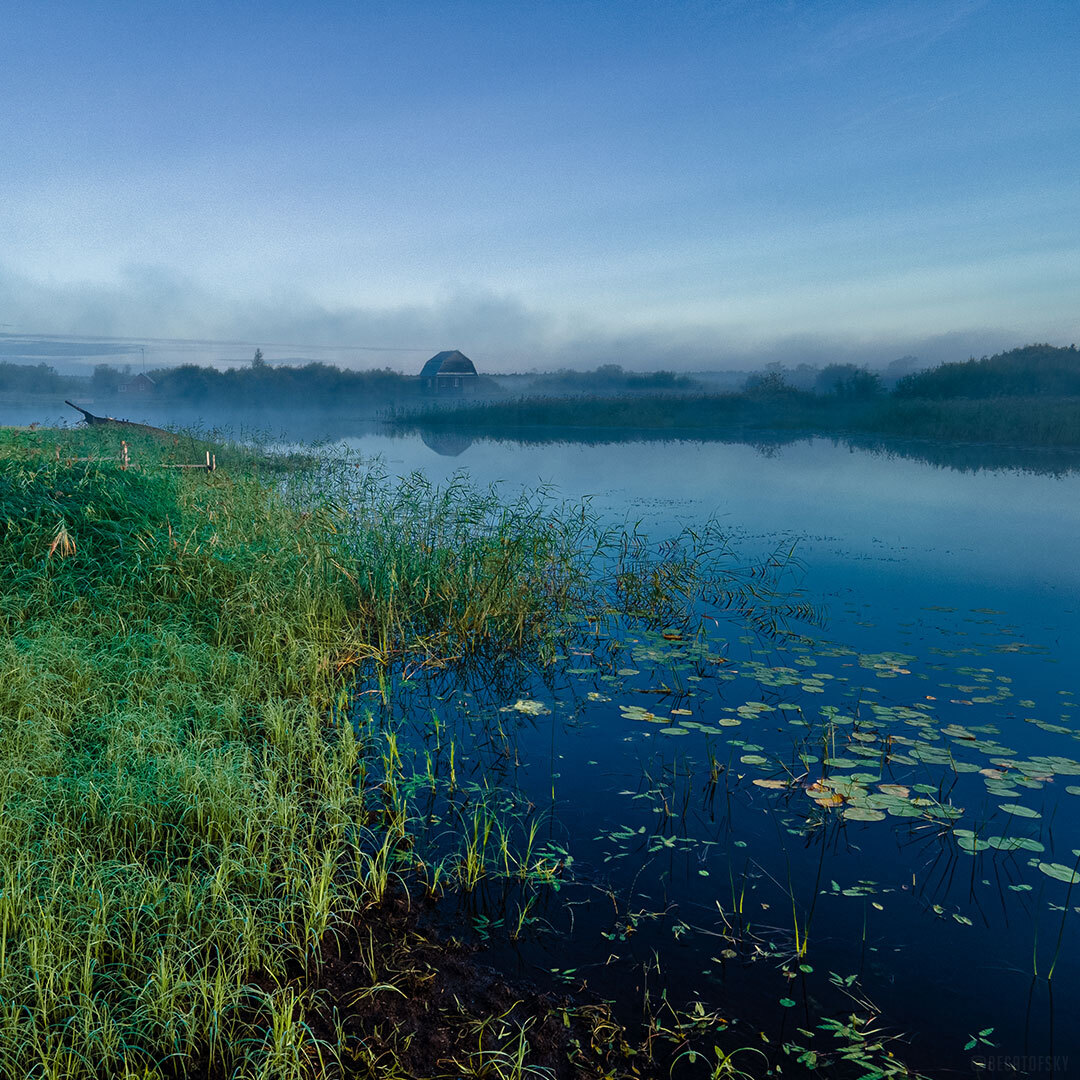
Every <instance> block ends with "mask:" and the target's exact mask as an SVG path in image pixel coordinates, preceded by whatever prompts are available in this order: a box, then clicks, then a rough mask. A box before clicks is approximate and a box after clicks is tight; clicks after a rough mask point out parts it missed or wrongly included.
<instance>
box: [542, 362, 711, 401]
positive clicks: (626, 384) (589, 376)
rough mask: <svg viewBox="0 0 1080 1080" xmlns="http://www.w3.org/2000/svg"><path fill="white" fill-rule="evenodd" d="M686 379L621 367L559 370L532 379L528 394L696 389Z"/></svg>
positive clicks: (604, 366)
mask: <svg viewBox="0 0 1080 1080" xmlns="http://www.w3.org/2000/svg"><path fill="white" fill-rule="evenodd" d="M699 385H700V384H699V383H698V381H697V380H696V379H693V378H691V377H690V376H689V375H678V374H676V373H675V372H674V371H652V372H634V371H625V370H624V369H623V367H622V365H621V364H601V365H600V366H599V367H598V368H596V369H595V370H593V371H571V370H570V369H569V368H561V369H560V370H558V371H552V372H546V373H544V374H541V375H537V376H535V377H534V378H533V379H532V380H531V382H530V384H529V386H530V389H531V390H535V391H540V392H542V393H545V394H550V393H556V394H557V393H572V394H595V393H610V392H612V391H625V390H650V391H664V390H694V389H697V388H698V387H699Z"/></svg>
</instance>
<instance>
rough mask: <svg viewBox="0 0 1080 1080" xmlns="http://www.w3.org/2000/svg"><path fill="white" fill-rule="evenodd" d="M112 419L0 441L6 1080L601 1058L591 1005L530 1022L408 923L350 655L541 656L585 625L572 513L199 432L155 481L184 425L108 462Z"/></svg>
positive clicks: (474, 1066) (495, 1070)
mask: <svg viewBox="0 0 1080 1080" xmlns="http://www.w3.org/2000/svg"><path fill="white" fill-rule="evenodd" d="M122 434H125V433H123V432H118V431H96V430H69V431H56V430H40V429H39V430H36V431H31V430H28V429H4V430H2V431H0V565H2V566H3V586H2V589H0V628H2V632H0V665H2V669H3V671H4V679H3V680H2V682H0V685H2V688H0V738H2V740H3V749H4V754H5V759H6V762H7V765H8V767H7V769H6V771H5V776H4V787H3V803H2V814H0V1072H3V1073H4V1075H10V1076H16V1075H26V1076H35V1077H42V1078H60V1077H91V1076H106V1075H107V1076H115V1077H119V1076H130V1077H140V1078H143V1080H150V1078H154V1077H160V1078H164V1077H171V1076H190V1075H202V1076H208V1077H216V1076H236V1077H249V1076H250V1077H266V1078H277V1077H300V1076H333V1075H365V1076H374V1077H378V1076H386V1077H391V1076H407V1075H433V1076H434V1075H443V1074H446V1075H450V1074H453V1075H474V1076H481V1075H484V1076H487V1075H506V1076H511V1075H525V1074H526V1073H524V1072H522V1070H523V1069H526V1070H527V1068H528V1067H531V1066H528V1064H527V1063H528V1062H530V1061H533V1060H535V1061H537V1062H542V1063H544V1062H546V1063H549V1064H548V1067H552V1068H553V1067H554V1066H553V1065H551V1064H550V1063H552V1062H560V1061H561V1062H562V1063H563V1064H564V1066H566V1064H567V1062H568V1058H567V1053H568V1051H567V1043H568V1040H570V1039H571V1038H572V1037H573V1038H574V1039H576V1041H577V1043H578V1050H577V1051H575V1053H578V1054H579V1055H584V1056H585V1057H589V1056H590V1055H591V1058H590V1060H593V1059H595V1060H597V1061H599V1057H597V1055H598V1054H601V1056H602V1054H606V1053H609V1052H611V1053H614V1052H615V1050H616V1049H617V1044H618V1043H619V1040H618V1038H616V1036H615V1034H613V1033H614V1032H615V1031H616V1029H615V1028H614V1027H610V1029H605V1030H609V1032H610V1033H609V1035H608V1037H607V1041H606V1047H607V1049H605V1050H602V1051H601V1050H597V1048H596V1046H592V1047H591V1048H590V1046H589V1043H590V1042H592V1043H595V1042H596V1039H595V1037H594V1035H595V1032H596V1031H597V1030H598V1028H597V1023H599V1021H598V1020H597V1019H596V1018H597V1017H599V1016H600V1014H599V1013H596V1014H595V1015H594V1016H593V1019H591V1020H588V1021H586V1019H585V1018H584V1017H585V1014H584V1013H582V1014H575V1015H576V1016H577V1018H576V1019H575V1020H574V1022H573V1024H571V1025H569V1026H568V1027H566V1028H565V1030H564V1026H563V1023H562V1020H561V1019H560V1020H559V1022H558V1025H557V1031H556V1030H555V1029H553V1028H552V1027H551V1025H550V1024H548V1026H547V1027H545V1023H546V1022H547V1021H546V1020H545V1017H544V1015H542V1013H543V1010H544V1008H545V1005H544V1002H543V1001H542V1000H541V999H538V998H536V996H535V995H533V996H532V997H531V998H529V997H528V995H524V996H522V995H517V997H515V996H514V995H513V994H512V992H511V990H509V989H506V988H505V987H504V988H503V990H502V996H500V995H499V993H496V992H494V991H492V992H490V993H488V995H487V997H486V998H485V999H484V1000H483V1001H480V1000H473V999H470V998H469V996H468V995H467V994H465V993H464V992H463V990H462V987H461V985H460V984H463V982H467V981H468V980H467V979H464V977H463V976H461V975H460V972H459V976H458V984H459V985H457V986H455V984H454V982H453V979H449V981H448V976H447V971H446V968H447V966H449V968H450V969H451V970H452V969H454V965H455V964H456V965H457V967H458V969H460V967H461V961H460V960H453V954H452V952H450V953H447V952H446V950H445V949H443V950H439V949H437V948H435V947H434V946H433V945H432V943H431V941H430V940H429V938H428V936H427V935H426V933H425V932H424V929H423V925H422V924H421V923H418V922H417V915H416V912H415V911H414V912H413V913H412V914H410V913H409V912H408V903H409V900H408V897H409V895H410V891H411V892H412V894H413V895H416V896H422V895H423V893H424V892H425V890H426V891H428V892H432V891H434V885H433V883H432V882H431V880H430V879H429V877H428V876H427V875H428V868H425V867H423V866H422V865H417V864H416V860H415V859H414V858H413V857H412V856H411V855H410V852H409V847H410V840H409V835H408V813H407V809H406V807H405V805H404V797H403V796H401V795H400V793H399V792H397V790H396V788H395V777H396V766H395V760H394V757H395V755H394V748H393V743H392V740H391V739H387V738H385V737H384V735H383V733H381V732H380V731H378V730H377V729H376V728H375V727H373V726H372V725H371V724H365V723H364V722H363V718H362V716H361V714H360V713H359V712H358V710H357V708H356V701H355V699H354V698H353V697H352V696H351V694H350V687H352V686H354V684H355V679H356V672H357V670H358V669H359V668H360V667H362V666H363V665H364V664H365V663H367V662H369V661H370V660H372V659H377V660H380V661H385V660H386V659H387V658H389V657H398V658H400V657H402V656H405V655H409V656H411V657H413V658H414V659H415V661H416V662H417V663H426V662H440V661H442V660H444V659H445V658H447V657H450V656H455V655H462V654H464V653H467V652H469V651H470V650H474V651H475V650H482V649H484V648H487V647H498V648H502V647H516V648H520V649H523V650H525V651H527V652H532V653H534V654H535V653H537V652H539V651H542V650H543V649H544V648H546V647H548V646H549V644H550V640H551V635H552V633H553V632H554V631H555V630H556V629H557V626H558V623H559V620H560V618H561V617H562V616H563V614H564V613H565V612H567V611H569V610H570V609H571V608H573V609H575V610H580V603H581V600H582V595H583V594H582V592H581V590H582V587H583V586H582V573H583V571H582V567H581V563H580V560H579V555H580V545H581V542H582V527H581V526H579V525H577V524H575V523H574V522H572V521H569V520H566V519H562V518H559V517H557V516H554V515H552V514H551V513H550V512H549V510H548V509H547V508H545V507H544V506H542V505H539V504H530V505H526V504H518V505H515V506H510V507H507V506H504V505H502V504H500V503H498V502H497V501H496V500H495V499H494V498H493V497H486V496H479V495H477V494H476V493H474V492H470V491H466V490H462V489H451V490H449V491H443V492H434V491H432V490H430V489H428V488H426V487H425V486H424V485H423V483H422V482H421V481H420V480H419V479H414V480H413V481H412V482H411V483H406V484H404V485H402V486H400V487H392V486H388V485H387V484H386V483H385V482H382V481H380V479H379V478H378V477H370V478H366V477H365V478H361V479H360V481H359V483H358V482H357V476H358V475H360V474H358V473H357V471H356V466H355V464H354V463H352V462H342V463H340V464H341V468H340V469H338V470H337V471H336V472H335V470H334V468H333V467H332V466H330V467H328V466H327V465H326V464H325V463H322V464H320V463H316V462H315V461H314V460H311V459H304V458H300V457H293V458H284V459H281V458H272V457H265V456H260V455H259V454H258V453H256V452H250V453H242V452H241V451H240V450H239V448H236V447H232V448H226V447H222V446H216V447H215V448H214V449H215V452H216V453H217V455H218V462H219V469H218V471H217V472H215V473H208V472H206V471H201V470H196V469H191V470H187V469H184V470H180V469H166V468H162V467H161V466H162V465H163V464H168V463H178V462H187V461H192V460H196V461H197V460H199V456H200V452H201V451H203V450H204V449H205V448H204V447H203V446H202V445H201V444H199V443H198V442H197V441H196V440H193V439H190V438H177V439H175V440H173V439H166V440H160V439H153V438H150V437H140V436H133V435H131V434H130V433H126V434H127V435H128V439H127V441H128V443H129V446H130V453H131V459H132V461H133V462H134V464H135V467H133V468H130V469H127V470H124V469H122V468H121V466H120V463H119V461H118V459H117V454H118V450H119V443H120V437H121V435H122ZM87 459H90V460H87ZM346 473H347V475H346ZM347 492H351V496H347V494H346V493H347ZM447 876H448V877H452V876H453V867H451V868H450V869H449V870H448V872H447ZM406 881H408V882H410V890H409V891H407V890H406V889H405V888H404V883H405V882H406ZM357 953H358V954H359V955H360V956H361V957H366V958H367V959H366V961H365V963H364V965H361V966H360V968H359V970H357V968H358V965H357V964H356V962H355V957H356V955H357ZM418 957H419V958H420V959H419V960H418V959H417V958H418ZM438 957H442V958H443V959H444V960H446V959H447V958H448V957H449V960H448V961H447V963H446V964H444V963H442V960H439V959H438ZM346 969H347V970H348V975H347V977H346V975H345V974H343V972H344V971H345V970H346ZM490 981H491V980H489V982H490ZM403 987H404V989H402V988H403ZM440 995H441V996H440ZM399 997H404V998H406V999H407V1000H410V1001H412V1002H413V1003H414V1011H413V1013H412V1014H409V1015H406V1014H403V1013H400V1012H395V1011H394V1009H393V1008H391V1007H390V1006H391V1003H392V1002H394V1001H396V1000H397V999H398V998H399ZM485 1002H486V1004H485ZM416 1003H419V1004H416ZM553 1004H554V1003H552V1002H547V1006H546V1007H548V1008H550V1007H552V1006H553ZM496 1007H497V1008H496ZM530 1007H531V1009H532V1014H531V1015H527V1014H528V1011H529V1008H530ZM470 1008H472V1009H473V1011H472V1012H470ZM483 1008H488V1009H495V1010H496V1014H497V1013H499V1012H505V1011H507V1010H508V1009H509V1010H510V1012H513V1011H514V1010H516V1012H514V1015H513V1016H512V1017H511V1018H510V1020H509V1021H505V1022H503V1023H501V1024H498V1025H496V1024H494V1023H493V1022H492V1021H493V1017H492V1016H485V1015H484V1014H483V1013H482V1012H480V1013H479V1014H477V1012H476V1010H482V1009H483ZM561 1008H562V1005H560V1009H561ZM416 1009H419V1010H420V1013H423V1014H424V1015H419V1014H418V1013H417V1012H416V1011H415V1010H416ZM425 1010H426V1011H425ZM522 1010H525V1012H524V1013H523V1011H522ZM508 1015H509V1013H508ZM560 1015H561V1013H560ZM514 1017H518V1019H517V1020H516V1021H515V1020H514ZM504 1019H505V1018H504ZM604 1023H607V1021H604ZM485 1025H490V1026H485ZM581 1025H585V1028H584V1029H583V1028H582V1027H581ZM579 1029H581V1030H579ZM585 1029H587V1030H585ZM590 1032H591V1033H593V1034H590ZM433 1033H437V1035H438V1039H436V1041H435V1042H434V1043H430V1042H429V1043H425V1042H423V1040H422V1039H421V1038H420V1035H421V1034H426V1035H427V1036H432V1034H433ZM526 1033H528V1037H526ZM556 1035H557V1036H558V1037H557V1038H556ZM515 1040H516V1041H515ZM545 1040H546V1041H545ZM582 1044H584V1048H582ZM418 1054H419V1055H420V1057H417V1055H418ZM431 1054H435V1055H436V1056H437V1057H439V1062H438V1063H437V1062H436V1061H435V1060H434V1059H433V1060H431V1061H430V1062H426V1061H425V1055H431ZM545 1055H546V1056H545ZM581 1060H582V1061H584V1057H582V1058H581ZM425 1065H426V1066H427V1067H428V1068H427V1069H426V1070H425V1071H418V1070H421V1068H422V1067H423V1066H425ZM567 1067H568V1066H567ZM598 1067H599V1066H598ZM605 1068H606V1066H605ZM612 1069H614V1070H615V1071H613V1072H612V1073H611V1074H612V1075H618V1074H619V1070H618V1069H617V1068H616V1067H615V1066H612ZM500 1070H501V1071H500ZM515 1070H516V1071H515ZM560 1071H561V1070H560Z"/></svg>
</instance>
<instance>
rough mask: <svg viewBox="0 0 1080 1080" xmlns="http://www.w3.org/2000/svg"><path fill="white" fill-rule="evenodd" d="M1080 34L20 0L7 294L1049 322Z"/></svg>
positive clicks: (623, 8)
mask: <svg viewBox="0 0 1080 1080" xmlns="http://www.w3.org/2000/svg"><path fill="white" fill-rule="evenodd" d="M1078 31H1080V4H1077V3H1076V2H1075V0H1058V2H1054V0H1025V2H1019V0H983V2H980V0H958V2H952V0H934V2H922V0H915V2H906V0H891V2H887V3H884V2H883V3H875V2H861V3H852V2H827V0H822V2H816V0H802V2H791V3H787V2H780V0H777V2H766V0H756V2H750V0H729V2H725V0H712V2H704V0H681V2H666V3H661V2H660V0H655V2H651V3H643V2H635V0H623V2H619V3H615V2H603V0H595V2H589V0H573V2H567V3H505V2H503V3H474V2H464V0H461V2H444V3H437V4H436V3H407V4H404V3H400V2H399V3H385V4H384V3H378V2H375V3H344V2H342V3H321V4H320V3H313V4H309V5H300V4H298V3H290V4H276V3H273V2H270V0H264V2H261V3H239V2H237V3H199V2H185V3H154V2H148V0H140V2H138V3H127V2H124V0H112V2H110V3H108V4H103V3H87V4H79V3H63V2H57V3H50V4H41V3H37V2H33V3H23V2H22V0H7V2H6V3H5V4H4V5H3V8H2V9H0V40H2V41H3V43H4V44H3V49H2V52H0V148H2V149H0V323H5V324H9V328H10V330H12V331H17V332H20V333H64V334H75V333H79V334H103V335H122V336H134V337H138V336H153V337H169V336H173V337H212V338H226V339H239V340H244V341H266V342H292V343H300V344H303V343H309V344H312V345H315V344H322V345H327V344H334V345H356V346H388V347H390V346H392V347H396V348H416V349H417V350H418V351H420V352H424V351H428V350H435V349H439V348H444V347H445V348H452V347H457V348H461V349H463V350H464V351H466V352H467V353H469V354H470V355H472V356H474V358H475V359H477V360H478V362H481V363H482V364H483V365H484V366H486V367H488V368H489V369H503V370H518V369H525V368H529V367H534V366H535V367H548V366H552V365H561V364H569V365H574V366H592V365H593V364H595V363H600V362H608V361H611V360H617V361H621V362H623V363H624V364H626V365H627V366H629V367H639V368H652V367H656V366H665V367H689V368H698V367H706V366H708V367H726V366H744V365H746V364H747V363H752V362H755V361H760V360H774V359H781V360H786V361H787V362H798V361H799V360H802V359H810V360H818V361H820V360H822V359H829V358H832V357H837V358H841V359H866V360H869V361H871V362H878V361H885V360H888V359H892V358H894V357H896V356H899V355H901V354H903V353H915V354H917V355H920V356H922V357H925V358H927V359H928V360H939V359H962V358H964V357H966V356H967V355H968V353H970V352H975V353H982V352H987V351H995V350H997V349H1000V348H1006V347H1010V346H1012V345H1017V344H1022V343H1024V342H1027V341H1030V340H1050V341H1053V342H1056V343H1063V344H1068V343H1070V342H1072V341H1075V340H1077V339H1080V332H1078V329H1080V328H1078V322H1080V305H1078V300H1080V65H1078V64H1077V63H1076V47H1077V44H1078V42H1080V33H1078ZM394 356H395V354H389V353H388V354H386V355H385V356H383V355H381V354H379V353H364V354H362V355H361V354H358V358H357V362H358V363H364V364H366V363H382V362H390V363H394V364H396V363H399V362H400V361H399V360H396V359H395V358H394Z"/></svg>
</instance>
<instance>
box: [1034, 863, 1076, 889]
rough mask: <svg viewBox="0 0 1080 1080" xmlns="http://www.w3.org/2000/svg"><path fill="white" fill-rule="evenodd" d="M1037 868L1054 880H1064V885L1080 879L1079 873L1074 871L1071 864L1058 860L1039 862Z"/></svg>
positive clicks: (1072, 883)
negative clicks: (1067, 864)
mask: <svg viewBox="0 0 1080 1080" xmlns="http://www.w3.org/2000/svg"><path fill="white" fill-rule="evenodd" d="M1039 869H1040V870H1041V871H1042V872H1043V873H1044V874H1045V875H1046V876H1047V877H1052V878H1054V879H1055V880H1056V881H1064V882H1065V884H1066V885H1075V884H1076V883H1077V882H1078V881H1080V874H1078V873H1076V871H1075V870H1073V868H1072V867H1071V866H1066V865H1065V864H1064V863H1059V862H1050V863H1047V862H1041V863H1039Z"/></svg>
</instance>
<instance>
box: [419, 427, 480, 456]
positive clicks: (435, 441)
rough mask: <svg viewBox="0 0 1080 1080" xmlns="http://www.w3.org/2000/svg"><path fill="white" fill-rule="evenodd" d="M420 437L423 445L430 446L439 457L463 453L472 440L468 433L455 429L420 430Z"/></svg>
mask: <svg viewBox="0 0 1080 1080" xmlns="http://www.w3.org/2000/svg"><path fill="white" fill-rule="evenodd" d="M420 438H421V439H423V441H424V445H425V446H428V447H430V448H431V449H432V450H434V451H435V453H436V454H439V455H440V456H441V457H457V456H458V455H459V454H464V453H465V451H466V450H468V449H469V447H470V446H472V444H473V441H472V439H471V438H470V437H469V436H468V435H462V434H461V433H460V432H457V431H421V432H420Z"/></svg>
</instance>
